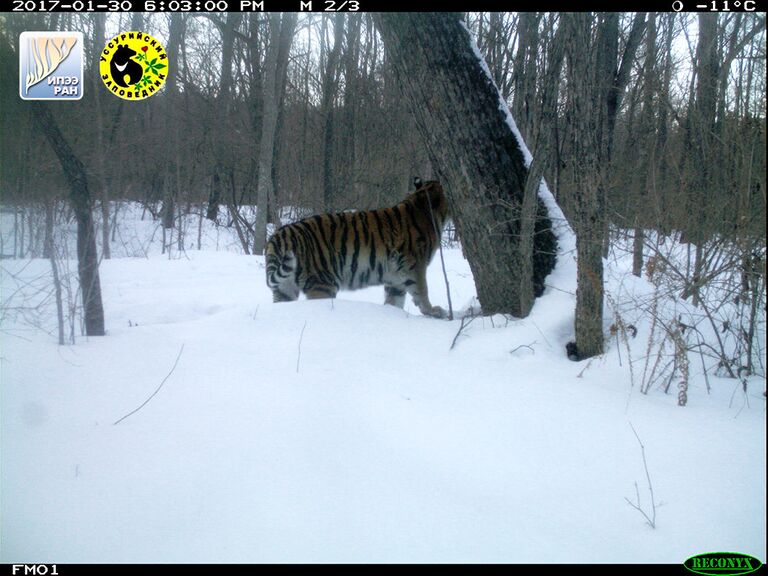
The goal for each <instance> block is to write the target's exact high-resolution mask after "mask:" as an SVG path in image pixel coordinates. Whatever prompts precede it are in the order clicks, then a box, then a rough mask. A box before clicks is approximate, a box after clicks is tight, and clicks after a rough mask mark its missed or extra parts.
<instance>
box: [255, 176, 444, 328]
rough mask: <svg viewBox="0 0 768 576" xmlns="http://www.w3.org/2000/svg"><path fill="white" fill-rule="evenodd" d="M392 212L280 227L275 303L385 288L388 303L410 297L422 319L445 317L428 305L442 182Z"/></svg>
mask: <svg viewBox="0 0 768 576" xmlns="http://www.w3.org/2000/svg"><path fill="white" fill-rule="evenodd" d="M417 186H418V187H417V190H416V192H414V193H412V194H411V195H410V196H408V197H407V198H406V199H405V200H404V201H403V202H401V203H400V204H398V205H396V206H393V207H391V208H381V209H378V210H368V211H364V212H343V213H339V214H322V215H318V216H311V217H309V218H305V219H303V220H300V221H298V222H294V223H293V224H286V225H285V226H282V227H281V228H279V229H278V230H277V231H276V232H275V233H274V234H273V235H272V237H271V238H270V240H269V242H268V243H267V249H266V264H267V285H268V286H269V287H270V289H271V290H272V293H273V296H274V301H275V302H283V301H290V300H296V299H297V298H298V297H299V293H300V292H304V294H306V296H307V298H334V297H335V296H336V294H337V292H338V291H339V290H342V289H344V290H357V289H358V288H365V287H367V286H376V285H382V284H383V285H384V290H385V294H386V299H385V303H386V304H392V305H394V306H398V307H400V308H402V307H403V305H404V304H405V293H406V292H407V293H409V294H410V295H411V297H412V298H413V301H414V304H416V306H418V308H419V310H421V312H422V314H425V315H427V316H436V317H441V318H442V317H444V316H445V311H444V310H443V309H442V308H440V307H439V306H432V304H431V303H430V302H429V294H428V290H427V279H426V271H427V265H428V264H429V262H430V260H431V259H432V256H434V254H435V251H436V250H437V248H438V246H439V242H440V236H441V235H442V231H443V226H444V225H445V221H446V218H447V215H448V205H447V202H446V199H445V194H444V193H443V188H442V186H441V185H440V183H439V182H437V181H434V180H433V181H430V182H426V183H424V184H421V183H420V182H419V184H418V185H417Z"/></svg>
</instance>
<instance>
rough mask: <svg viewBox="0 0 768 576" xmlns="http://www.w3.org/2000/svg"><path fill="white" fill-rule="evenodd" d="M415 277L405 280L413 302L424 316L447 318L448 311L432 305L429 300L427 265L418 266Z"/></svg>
mask: <svg viewBox="0 0 768 576" xmlns="http://www.w3.org/2000/svg"><path fill="white" fill-rule="evenodd" d="M415 273H416V276H415V279H408V280H406V282H405V285H406V286H405V289H406V290H407V291H408V293H409V294H410V295H411V298H413V303H414V304H415V305H416V306H418V308H419V310H420V311H421V313H422V314H424V316H432V317H433V318H447V317H448V313H447V312H446V311H445V310H444V309H443V308H441V307H440V306H432V303H431V302H430V301H429V290H428V289H427V267H426V266H423V267H422V266H416V270H415Z"/></svg>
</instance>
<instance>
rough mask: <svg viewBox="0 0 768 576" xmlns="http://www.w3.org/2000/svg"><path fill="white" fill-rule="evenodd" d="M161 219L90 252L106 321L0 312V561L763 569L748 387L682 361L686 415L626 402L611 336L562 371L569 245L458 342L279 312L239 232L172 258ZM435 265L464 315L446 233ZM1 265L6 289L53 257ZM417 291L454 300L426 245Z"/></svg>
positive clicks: (762, 470) (628, 388) (371, 310)
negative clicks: (510, 306)
mask: <svg viewBox="0 0 768 576" xmlns="http://www.w3.org/2000/svg"><path fill="white" fill-rule="evenodd" d="M155 231H156V229H155V225H154V224H149V223H146V222H140V221H138V220H131V219H130V218H126V220H125V223H124V224H123V225H122V233H123V236H124V237H125V238H133V239H135V240H136V241H137V244H136V246H140V247H141V249H140V250H139V251H142V250H144V249H145V248H146V247H150V249H148V250H146V251H147V252H148V253H149V257H148V258H143V257H142V258H131V257H118V258H114V259H113V260H111V261H105V262H103V263H102V266H101V274H102V286H103V292H104V303H105V308H106V317H107V329H108V335H107V336H106V337H102V338H91V339H86V338H80V339H78V341H77V344H76V345H74V346H63V347H62V346H58V345H57V344H56V341H55V338H54V337H52V336H51V335H50V334H49V333H47V332H46V331H45V330H39V329H32V328H30V326H29V322H28V321H24V318H22V317H15V318H14V317H11V316H9V317H6V320H5V321H4V323H3V325H2V328H3V330H2V333H0V344H1V345H2V364H1V365H0V369H1V370H2V372H1V373H0V377H1V384H2V387H1V388H0V401H1V402H2V407H1V412H0V416H1V417H2V424H1V426H2V427H1V429H0V431H1V432H2V437H1V440H0V441H1V442H2V444H1V445H0V447H1V448H2V462H1V464H2V468H1V472H0V480H1V481H2V484H1V488H2V495H1V503H0V516H1V518H2V520H0V522H2V532H1V533H0V561H3V562H33V561H34V562H60V563H65V562H286V561H288V562H304V561H307V562H318V561H322V562H327V561H337V562H400V561H410V562H491V561H501V562H540V561H543V560H545V561H551V562H654V563H655V562H671V563H677V562H682V561H683V560H684V559H685V558H687V557H688V556H691V555H693V554H697V553H701V552H706V551H714V550H734V551H740V552H745V553H748V554H752V555H755V556H757V557H758V558H760V559H761V560H763V561H765V558H766V550H765V536H766V533H765V516H766V509H765V478H766V462H765V439H766V435H765V403H764V400H763V397H762V388H759V387H758V382H757V381H756V382H755V386H754V387H753V388H751V389H750V393H749V396H746V397H745V396H742V395H741V394H740V393H736V394H735V395H734V390H735V389H736V387H737V383H736V382H734V381H732V380H726V379H718V378H713V377H710V384H711V385H712V393H711V394H707V392H706V389H705V386H704V381H703V378H702V376H701V374H698V373H697V372H695V371H694V372H695V373H693V374H692V377H691V387H690V390H689V404H688V406H687V407H685V408H681V407H678V406H677V405H676V404H677V399H676V395H675V394H674V391H673V393H670V394H668V395H666V394H664V393H663V392H662V391H660V390H658V389H656V388H655V389H652V390H651V392H650V393H649V394H648V395H643V394H640V393H639V391H638V390H637V387H636V386H633V385H632V379H631V378H630V374H629V371H628V368H627V357H626V350H621V353H622V354H623V356H622V357H621V359H620V356H619V352H620V351H619V349H617V346H616V344H615V339H613V340H611V341H610V345H609V349H608V351H607V352H606V354H605V355H604V356H602V357H600V358H597V359H594V360H593V361H592V362H591V363H587V362H582V363H573V362H570V361H568V360H567V359H566V358H565V355H564V345H565V343H566V342H567V341H568V340H569V339H570V338H572V330H573V328H572V326H573V306H574V296H573V289H574V286H573V284H572V282H573V280H572V278H573V260H572V258H573V255H572V254H565V255H563V256H562V258H561V265H560V266H559V267H558V269H557V270H556V272H555V274H553V275H552V276H551V277H550V279H549V281H548V283H549V284H550V285H551V287H550V288H549V289H548V290H547V293H546V294H545V295H544V297H542V298H540V299H539V300H538V301H537V303H536V305H535V307H534V310H533V313H532V314H531V316H530V317H529V318H526V319H524V320H518V319H511V318H504V317H502V316H495V317H493V318H477V319H475V320H474V321H472V322H471V323H469V324H468V325H467V326H466V327H465V329H464V330H463V332H462V334H461V335H460V336H459V337H458V338H457V339H456V345H455V347H454V349H453V350H451V349H450V348H451V344H452V342H453V340H454V338H455V336H456V333H457V331H458V330H459V327H460V321H459V320H455V321H453V322H448V321H440V320H434V319H431V318H425V317H423V316H421V315H420V314H419V313H418V311H417V310H416V309H415V308H414V307H413V305H412V303H411V302H410V300H409V301H408V303H407V306H406V311H401V310H398V309H395V308H392V307H388V306H383V305H382V304H381V302H382V301H383V290H382V289H381V288H371V289H368V290H365V291H361V292H354V293H351V292H344V293H342V294H341V295H340V298H338V299H336V300H335V301H313V302H309V301H306V300H301V301H299V302H295V303H285V304H273V303H272V302H271V294H270V293H269V291H268V289H267V288H266V285H265V282H264V268H263V260H262V259H261V258H260V257H253V256H244V255H240V254H238V253H236V250H235V249H234V248H235V247H236V243H234V242H232V241H231V238H229V237H227V238H224V237H219V238H216V241H215V242H214V241H213V239H214V235H215V234H219V232H213V231H211V230H207V231H206V236H205V238H206V241H205V246H206V248H207V250H204V251H201V252H198V251H195V250H188V251H187V252H186V254H182V255H176V254H174V255H172V256H173V257H172V258H171V259H168V258H167V257H166V256H161V255H159V254H158V253H157V248H156V240H155V244H153V243H151V242H150V241H149V238H150V233H154V232H155ZM155 238H157V237H156V236H155ZM190 241H191V237H190ZM129 245H133V244H131V243H129V242H127V241H125V242H123V243H122V246H123V247H126V246H129ZM217 246H218V248H219V251H215V250H214V248H215V247H217ZM118 252H119V251H118ZM124 252H125V251H124ZM118 255H119V254H118ZM446 264H447V269H448V275H449V280H450V285H451V292H452V298H453V302H454V306H456V307H460V308H465V307H467V306H468V305H470V304H471V302H472V297H473V296H474V287H473V284H472V278H471V274H470V271H469V267H468V265H467V263H466V262H465V261H464V260H463V258H462V256H461V252H460V250H458V249H449V250H446ZM611 266H612V267H613V268H612V273H611V274H608V277H609V278H626V274H622V271H625V270H626V268H627V267H628V266H629V263H628V262H626V261H625V260H620V259H619V260H616V261H615V262H612V264H611ZM72 267H73V268H74V266H72ZM2 268H3V277H2V286H3V299H4V304H8V302H9V300H10V299H12V298H15V296H14V294H15V292H14V289H15V287H16V286H17V285H18V282H19V281H20V279H22V278H25V279H33V278H36V277H42V278H46V275H47V274H48V270H49V267H48V263H47V262H45V261H42V260H33V261H23V262H22V261H8V260H6V261H3V263H2ZM22 268H23V271H22ZM611 281H612V282H613V281H614V280H611ZM622 281H624V280H622ZM617 282H618V281H617ZM638 282H640V281H638ZM429 285H430V291H431V299H432V302H433V303H434V304H437V305H442V306H444V307H445V306H446V305H447V299H446V296H445V289H444V284H443V282H442V272H441V270H440V268H439V259H435V262H434V263H433V265H432V266H431V268H430V271H429ZM641 287H642V286H641ZM40 314H42V315H44V316H45V318H44V320H43V321H41V322H42V324H43V325H44V327H46V328H50V327H51V326H52V319H53V318H54V311H53V307H52V305H51V304H50V302H47V303H45V305H44V306H43V307H42V308H41V311H40ZM27 320H28V319H27ZM609 320H610V319H609ZM639 328H640V330H641V335H642V330H643V326H642V324H640V325H639ZM630 345H631V346H634V347H635V348H636V349H635V350H633V357H636V358H640V357H641V356H642V355H643V350H644V344H643V343H642V341H641V339H640V337H638V340H637V342H631V343H630ZM182 346H183V350H182ZM180 350H182V351H181V356H180V357H179V360H178V364H177V366H176V368H175V369H174V370H173V371H172V373H171V374H170V376H169V377H168V379H167V381H166V382H165V383H164V384H163V386H162V388H161V389H160V390H159V392H157V394H156V396H154V397H153V398H152V399H151V400H150V402H149V403H148V404H147V405H146V406H144V407H143V408H142V409H141V410H139V411H138V412H136V413H135V414H133V415H131V416H129V417H128V418H126V419H125V420H123V421H122V422H120V423H119V424H117V425H114V424H113V423H114V422H115V421H117V420H118V419H120V418H121V417H123V416H124V415H126V414H128V413H129V412H131V411H132V410H134V409H135V408H136V407H138V406H139V405H141V403H142V402H144V401H145V400H146V399H147V398H148V397H149V396H150V395H151V394H152V393H153V392H154V391H155V390H156V389H157V388H158V386H159V385H160V383H161V382H162V381H163V379H164V378H165V377H166V376H168V374H169V372H170V371H171V369H172V366H173V365H174V361H175V360H176V358H177V355H178V354H179V352H180ZM739 390H740V388H739ZM732 395H733V399H732ZM746 400H748V401H749V405H748V406H747V405H746V404H745V401H746ZM629 422H631V423H632V425H633V426H634V427H635V429H636V430H637V432H638V434H639V435H640V437H641V439H642V441H643V443H644V444H645V449H646V456H647V460H648V469H649V472H650V475H651V479H652V482H653V489H654V494H655V498H656V502H657V505H658V508H657V527H656V529H655V530H654V529H651V528H650V527H649V526H648V525H647V524H646V523H645V520H644V519H643V518H642V516H641V515H640V514H639V513H638V512H637V511H635V510H634V509H632V508H631V507H630V506H629V505H628V504H627V503H626V502H625V497H626V498H630V499H632V500H634V499H635V494H636V493H635V482H637V484H638V489H639V492H640V497H641V502H642V504H643V505H644V506H646V507H647V506H648V505H649V497H648V492H647V484H646V480H645V470H644V467H643V462H642V457H641V452H640V447H639V445H638V443H637V440H636V439H635V437H634V434H633V433H632V430H631V428H630V426H629Z"/></svg>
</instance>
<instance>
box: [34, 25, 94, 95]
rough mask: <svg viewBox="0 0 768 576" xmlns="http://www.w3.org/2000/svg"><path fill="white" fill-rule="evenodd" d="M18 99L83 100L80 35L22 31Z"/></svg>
mask: <svg viewBox="0 0 768 576" xmlns="http://www.w3.org/2000/svg"><path fill="white" fill-rule="evenodd" d="M19 96H21V97H22V98H23V99H24V100H80V98H82V97H83V34H82V32H22V33H21V35H20V36H19Z"/></svg>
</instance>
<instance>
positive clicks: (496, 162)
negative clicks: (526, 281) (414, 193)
mask: <svg viewBox="0 0 768 576" xmlns="http://www.w3.org/2000/svg"><path fill="white" fill-rule="evenodd" d="M374 19H375V22H376V25H377V27H378V29H379V31H380V33H381V36H382V38H383V39H384V44H385V47H386V48H387V52H388V54H389V58H390V60H391V62H392V64H393V66H394V69H395V72H396V74H397V77H398V81H399V83H400V85H401V87H402V91H403V94H404V96H405V99H406V101H407V102H408V104H409V106H410V109H411V112H412V114H413V117H414V119H415V121H416V125H417V127H418V130H419V132H420V133H421V136H422V138H423V140H424V143H425V145H426V147H427V150H428V152H429V155H430V159H431V161H432V164H433V166H434V167H435V171H436V173H437V176H438V177H439V178H440V180H441V181H442V182H443V184H444V187H445V190H446V193H447V195H448V198H449V203H450V206H451V210H452V212H453V218H454V221H455V222H456V226H457V228H458V230H459V232H460V234H461V237H462V244H463V247H464V252H465V254H466V256H467V260H468V261H469V265H470V267H471V269H472V273H473V275H474V279H475V286H476V288H477V295H478V298H479V300H480V304H481V306H482V308H483V313H485V314H493V313H511V314H513V315H515V316H518V317H523V316H526V315H527V314H528V313H529V312H530V306H528V305H526V304H525V303H524V302H523V298H521V291H520V285H521V283H520V274H521V270H522V269H523V266H522V265H521V253H520V246H519V242H520V232H521V222H520V213H521V209H522V205H523V196H524V189H525V181H526V178H527V176H528V170H527V169H526V166H525V160H524V157H523V152H522V150H521V148H520V144H519V142H518V140H517V138H516V136H515V134H514V133H513V131H512V129H511V126H510V124H509V123H508V122H507V108H506V105H505V104H503V100H502V99H501V97H500V95H499V92H498V90H497V88H496V86H495V85H494V83H493V81H492V80H491V78H490V76H489V73H488V70H487V67H486V66H485V65H484V61H483V60H482V57H481V56H480V55H479V52H478V51H477V50H476V47H475V45H474V41H473V39H472V38H471V36H470V34H469V31H468V30H467V29H466V27H465V26H464V25H463V23H462V22H461V21H460V16H459V15H458V14H456V13H405V14H393V13H380V14H375V15H374ZM546 240H548V241H549V247H550V250H551V247H552V246H553V245H554V235H553V234H552V232H551V230H548V231H546V232H544V233H540V234H537V235H536V237H535V242H536V243H539V242H542V241H546ZM534 261H535V262H537V260H536V259H534ZM543 262H544V263H545V264H544V265H545V266H546V267H548V268H549V269H548V270H546V272H549V270H551V267H552V266H553V265H554V255H552V258H548V259H544V260H543ZM530 281H531V282H533V278H531V279H530Z"/></svg>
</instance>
